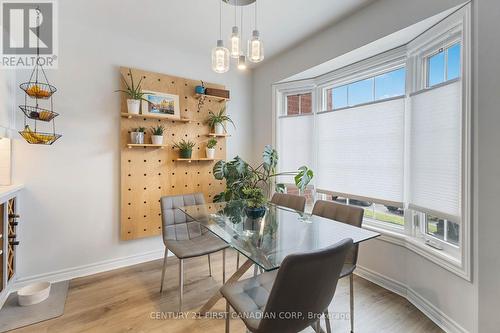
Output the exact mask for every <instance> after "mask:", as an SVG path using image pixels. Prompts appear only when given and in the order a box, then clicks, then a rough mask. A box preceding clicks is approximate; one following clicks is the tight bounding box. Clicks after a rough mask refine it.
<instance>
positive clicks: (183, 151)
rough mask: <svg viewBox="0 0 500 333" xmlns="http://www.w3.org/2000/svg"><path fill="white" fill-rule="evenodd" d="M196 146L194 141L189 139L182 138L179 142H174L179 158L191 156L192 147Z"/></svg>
mask: <svg viewBox="0 0 500 333" xmlns="http://www.w3.org/2000/svg"><path fill="white" fill-rule="evenodd" d="M194 146H196V143H194V142H193V141H190V140H187V141H186V140H184V139H182V140H181V141H179V142H176V143H174V148H178V149H179V157H180V158H191V156H192V155H193V147H194Z"/></svg>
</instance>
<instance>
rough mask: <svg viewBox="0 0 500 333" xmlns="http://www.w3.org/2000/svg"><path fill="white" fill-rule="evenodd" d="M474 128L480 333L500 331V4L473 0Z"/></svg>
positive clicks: (487, 0) (484, 0)
mask: <svg viewBox="0 0 500 333" xmlns="http://www.w3.org/2000/svg"><path fill="white" fill-rule="evenodd" d="M473 4H474V14H475V15H474V21H475V24H474V29H475V43H476V44H475V50H476V53H475V54H474V56H475V61H474V63H475V66H476V67H475V76H474V83H475V84H474V89H475V91H474V100H473V102H474V106H475V107H474V109H475V110H476V111H477V112H475V118H474V120H475V129H476V136H475V140H476V148H477V149H476V164H475V169H476V171H477V172H476V177H477V178H476V179H475V180H476V181H475V183H476V188H475V190H476V192H477V193H478V195H477V196H476V202H475V207H476V210H475V213H476V215H477V216H476V229H475V230H476V232H475V242H476V246H477V252H476V263H477V264H476V265H475V269H476V274H477V275H476V276H477V277H478V279H477V288H478V293H477V299H476V302H477V306H478V309H479V315H478V323H479V330H478V332H499V331H500V316H499V314H498V309H500V255H499V253H500V241H499V240H498V235H500V223H499V218H498V205H499V204H498V203H499V202H500V177H499V170H500V152H499V149H498V144H499V142H500V131H499V130H498V126H499V124H500V110H499V105H500V94H499V86H500V66H499V65H498V55H499V54H500V45H499V43H498V37H495V36H494V35H495V33H494V32H495V31H496V32H497V31H499V29H500V26H499V25H500V22H499V20H498V18H499V17H500V2H499V1H491V0H474V2H473Z"/></svg>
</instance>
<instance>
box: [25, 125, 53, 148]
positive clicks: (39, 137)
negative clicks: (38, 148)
mask: <svg viewBox="0 0 500 333" xmlns="http://www.w3.org/2000/svg"><path fill="white" fill-rule="evenodd" d="M23 137H24V138H25V139H26V141H28V142H29V143H36V144H40V143H41V144H47V143H50V142H51V141H52V140H53V139H54V135H51V134H41V133H36V132H33V130H32V129H31V128H30V126H29V125H26V126H25V127H24V131H23Z"/></svg>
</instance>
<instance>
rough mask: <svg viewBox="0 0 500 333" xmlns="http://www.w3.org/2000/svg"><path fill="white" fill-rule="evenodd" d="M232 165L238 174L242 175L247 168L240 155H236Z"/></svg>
mask: <svg viewBox="0 0 500 333" xmlns="http://www.w3.org/2000/svg"><path fill="white" fill-rule="evenodd" d="M233 162H234V167H235V168H236V171H237V172H238V174H239V175H240V176H243V175H244V174H245V173H246V171H247V170H248V164H247V162H245V161H244V160H243V159H242V158H241V157H239V156H236V157H235V158H234V160H233Z"/></svg>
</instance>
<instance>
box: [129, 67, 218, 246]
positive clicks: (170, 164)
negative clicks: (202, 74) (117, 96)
mask: <svg viewBox="0 0 500 333" xmlns="http://www.w3.org/2000/svg"><path fill="white" fill-rule="evenodd" d="M120 72H121V74H122V75H124V77H126V78H127V79H128V77H129V76H128V68H120ZM132 74H133V75H134V81H135V82H138V80H139V78H140V77H142V78H143V81H142V89H143V90H151V91H156V92H163V93H168V94H175V95H178V96H179V104H180V115H181V117H182V118H189V119H190V120H191V122H189V123H186V122H181V121H175V120H171V119H161V120H158V119H148V118H142V117H140V118H139V117H134V118H127V117H121V122H120V123H121V124H120V133H121V140H120V149H121V239H123V240H130V239H136V238H142V237H149V236H155V235H160V234H161V213H160V211H161V209H160V197H162V196H164V195H173V194H185V193H193V192H202V193H204V195H205V200H206V201H207V202H212V199H213V197H214V195H215V194H217V193H219V192H221V191H223V190H224V186H225V184H224V183H223V182H220V181H217V180H216V179H215V178H214V177H213V175H212V168H213V165H214V164H215V161H192V162H191V163H188V162H185V161H176V159H177V158H178V154H179V152H178V150H176V149H174V148H173V143H174V141H178V140H180V139H186V140H187V139H190V140H193V141H195V142H196V143H197V145H196V146H195V148H194V149H193V159H196V158H203V157H205V147H206V143H207V141H208V139H209V137H208V136H207V134H208V133H209V132H210V128H209V127H208V125H206V124H205V121H206V119H207V117H208V111H209V110H212V111H214V112H215V111H218V110H219V109H220V108H221V107H223V106H224V105H225V103H226V102H225V101H222V102H221V101H219V100H215V99H212V98H208V97H207V98H205V100H204V103H203V106H202V107H201V109H200V110H198V103H199V100H198V99H197V98H196V96H195V92H194V89H195V86H196V85H199V84H200V81H199V80H191V79H185V78H180V77H175V76H170V75H165V74H158V73H152V72H146V71H142V70H138V69H132ZM205 86H206V87H212V88H224V86H221V85H217V84H211V83H207V82H205ZM121 112H122V113H126V112H127V105H126V97H125V96H123V97H122V103H121ZM160 123H161V124H163V125H164V126H165V133H164V137H165V141H164V143H165V144H166V145H167V147H165V148H164V149H159V148H151V147H146V148H144V147H134V148H128V147H127V144H128V143H130V134H129V133H130V129H131V128H135V127H139V126H142V127H146V128H147V129H148V133H147V134H146V137H145V140H144V142H145V143H150V142H151V141H150V140H151V138H150V133H149V129H150V128H151V127H152V126H155V125H158V124H160ZM217 141H218V144H217V151H216V154H215V157H216V159H224V160H225V159H226V138H224V137H219V138H217Z"/></svg>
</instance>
